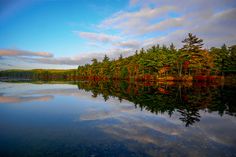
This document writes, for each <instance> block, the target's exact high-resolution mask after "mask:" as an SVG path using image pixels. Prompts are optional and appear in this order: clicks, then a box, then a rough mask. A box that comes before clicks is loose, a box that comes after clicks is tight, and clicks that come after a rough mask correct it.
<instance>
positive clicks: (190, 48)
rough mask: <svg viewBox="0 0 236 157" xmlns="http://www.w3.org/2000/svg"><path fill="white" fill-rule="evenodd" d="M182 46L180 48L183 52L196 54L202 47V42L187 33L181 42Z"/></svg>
mask: <svg viewBox="0 0 236 157" xmlns="http://www.w3.org/2000/svg"><path fill="white" fill-rule="evenodd" d="M182 43H184V46H183V47H182V48H181V50H182V51H183V52H187V53H198V52H200V51H201V49H202V46H203V40H202V39H199V38H197V37H196V35H193V34H192V33H188V37H187V38H186V39H184V40H183V41H182Z"/></svg>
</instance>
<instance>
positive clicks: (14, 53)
mask: <svg viewBox="0 0 236 157" xmlns="http://www.w3.org/2000/svg"><path fill="white" fill-rule="evenodd" d="M0 56H8V57H19V56H25V57H26V56H27V57H44V58H48V57H53V54H51V53H48V52H31V51H24V50H14V49H0Z"/></svg>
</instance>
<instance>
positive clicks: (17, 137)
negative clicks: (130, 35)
mask: <svg viewBox="0 0 236 157" xmlns="http://www.w3.org/2000/svg"><path fill="white" fill-rule="evenodd" d="M235 96H236V92H235V87H234V86H223V85H216V84H213V85H207V84H204V83H194V84H192V83H189V84H172V83H170V84H162V83H139V84H128V83H127V82H113V83H111V82H110V83H103V82H77V83H75V84H34V83H3V82H1V83H0V156H3V157H4V156H9V157H14V156H21V157H24V156H44V157H45V156H50V157H51V156H70V157H72V156H86V157H87V156H88V157H99V156H100V157H106V156H108V157H112V156H119V157H126V156H127V157H132V156H147V157H148V156H151V157H156V156H174V157H178V156H194V157H195V156H196V157H199V156H202V157H204V156H211V157H213V156H216V157H217V156H219V157H222V156H229V157H231V156H236V104H235V99H236V98H235Z"/></svg>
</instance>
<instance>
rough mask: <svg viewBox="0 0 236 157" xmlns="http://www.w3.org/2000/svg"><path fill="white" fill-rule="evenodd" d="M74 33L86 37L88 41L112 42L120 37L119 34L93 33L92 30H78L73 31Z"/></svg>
mask: <svg viewBox="0 0 236 157" xmlns="http://www.w3.org/2000/svg"><path fill="white" fill-rule="evenodd" d="M73 32H74V33H75V34H76V35H79V36H80V37H82V38H85V39H88V40H90V41H97V42H104V43H108V42H113V41H117V40H119V39H121V38H120V37H119V36H115V35H108V34H105V33H93V32H79V31H73Z"/></svg>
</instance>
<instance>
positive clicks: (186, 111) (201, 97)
mask: <svg viewBox="0 0 236 157" xmlns="http://www.w3.org/2000/svg"><path fill="white" fill-rule="evenodd" d="M169 84H170V85H168V84H167V83H145V82H143V83H141V82H139V83H128V82H125V81H113V82H101V81H100V82H95V81H89V82H78V88H79V89H84V90H85V91H91V92H92V93H93V94H92V96H93V97H96V96H97V95H102V96H103V98H104V100H105V101H107V100H108V99H109V97H110V96H113V97H117V98H118V99H119V100H120V102H121V101H122V100H123V99H125V100H128V101H130V102H133V103H134V104H135V107H139V108H140V109H141V110H143V109H145V110H148V111H150V112H152V113H155V114H162V113H168V114H169V116H172V114H173V113H174V112H179V113H180V115H181V117H180V120H181V121H183V122H184V123H185V125H186V126H189V125H192V124H193V123H195V122H198V121H200V113H199V110H203V109H207V111H208V112H213V111H217V112H218V113H219V114H220V115H223V114H225V113H226V114H230V115H235V112H236V108H235V107H234V103H233V101H232V98H233V95H235V94H236V93H235V91H234V90H233V88H231V89H230V90H229V91H228V90H225V89H222V88H220V89H219V88H218V87H217V85H207V84H206V83H194V84H191V85H190V84H183V83H182V84H178V85H175V84H174V83H169ZM222 90H223V91H222ZM222 93H224V94H222ZM228 97H229V99H227V98H228ZM225 104H227V105H225Z"/></svg>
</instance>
